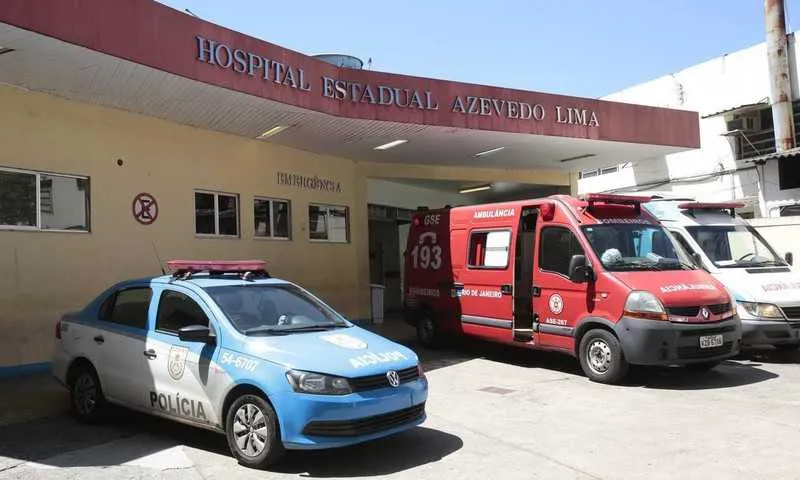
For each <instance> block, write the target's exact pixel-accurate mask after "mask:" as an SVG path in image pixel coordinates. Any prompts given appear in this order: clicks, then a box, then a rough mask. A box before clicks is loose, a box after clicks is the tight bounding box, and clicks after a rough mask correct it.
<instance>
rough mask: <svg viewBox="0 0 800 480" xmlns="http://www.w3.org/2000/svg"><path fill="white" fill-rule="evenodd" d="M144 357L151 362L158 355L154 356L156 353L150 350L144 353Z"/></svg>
mask: <svg viewBox="0 0 800 480" xmlns="http://www.w3.org/2000/svg"><path fill="white" fill-rule="evenodd" d="M144 356H145V357H147V358H149V359H150V360H152V359H154V358H156V357H157V356H158V355H156V351H155V350H153V349H152V348H151V349H150V350H145V351H144Z"/></svg>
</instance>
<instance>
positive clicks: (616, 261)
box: [582, 223, 693, 272]
mask: <svg viewBox="0 0 800 480" xmlns="http://www.w3.org/2000/svg"><path fill="white" fill-rule="evenodd" d="M582 229H583V232H584V234H585V235H586V239H587V240H588V241H589V245H590V246H591V247H592V249H593V250H594V253H595V254H596V255H597V257H598V258H599V259H600V263H602V264H603V267H604V268H605V269H606V270H608V271H611V272H630V271H645V270H652V271H664V270H684V269H693V267H692V261H691V259H690V258H689V256H688V255H689V253H688V252H684V250H683V249H682V248H681V247H680V246H679V245H678V243H676V242H677V240H676V239H675V237H674V236H672V235H669V234H668V233H667V231H666V230H665V229H664V228H663V227H661V226H660V225H658V224H638V223H605V224H602V225H586V226H584V227H582Z"/></svg>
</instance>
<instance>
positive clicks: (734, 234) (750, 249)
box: [686, 225, 786, 268]
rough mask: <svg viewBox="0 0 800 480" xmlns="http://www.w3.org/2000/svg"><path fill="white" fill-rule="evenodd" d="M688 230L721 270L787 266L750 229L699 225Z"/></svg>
mask: <svg viewBox="0 0 800 480" xmlns="http://www.w3.org/2000/svg"><path fill="white" fill-rule="evenodd" d="M686 230H687V231H688V232H689V234H690V235H691V236H692V237H694V240H695V241H696V242H697V244H698V245H700V248H701V249H703V253H705V254H706V256H707V257H708V259H709V260H711V261H712V262H713V263H714V265H716V266H717V267H718V268H737V267H761V266H784V265H786V262H784V261H783V260H782V259H781V258H780V257H778V255H776V254H775V251H774V250H772V248H770V246H769V245H767V242H765V241H764V239H763V238H762V237H761V235H759V234H758V232H756V231H755V229H753V227H751V226H749V225H713V226H712V225H699V226H690V227H686Z"/></svg>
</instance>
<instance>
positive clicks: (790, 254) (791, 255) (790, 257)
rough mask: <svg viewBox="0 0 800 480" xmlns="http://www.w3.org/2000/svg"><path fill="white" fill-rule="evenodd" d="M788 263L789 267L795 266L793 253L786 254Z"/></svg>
mask: <svg viewBox="0 0 800 480" xmlns="http://www.w3.org/2000/svg"><path fill="white" fill-rule="evenodd" d="M784 258H786V263H788V264H789V265H794V254H793V253H792V252H786V256H785V257H784Z"/></svg>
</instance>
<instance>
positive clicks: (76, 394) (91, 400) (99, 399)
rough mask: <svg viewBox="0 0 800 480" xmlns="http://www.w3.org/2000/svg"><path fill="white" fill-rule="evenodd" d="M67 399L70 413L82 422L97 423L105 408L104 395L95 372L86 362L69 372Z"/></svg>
mask: <svg viewBox="0 0 800 480" xmlns="http://www.w3.org/2000/svg"><path fill="white" fill-rule="evenodd" d="M69 394H70V395H69V397H70V398H69V400H70V409H71V411H72V413H73V414H74V415H75V416H76V417H78V419H79V420H80V421H82V422H86V423H97V422H99V421H101V420H102V419H103V418H104V416H105V413H106V410H107V407H108V405H107V403H106V398H105V395H103V388H102V387H101V385H100V379H99V378H98V377H97V372H95V370H94V368H92V366H91V365H89V364H88V363H86V364H82V365H78V366H76V367H74V370H73V371H72V372H70V381H69Z"/></svg>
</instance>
